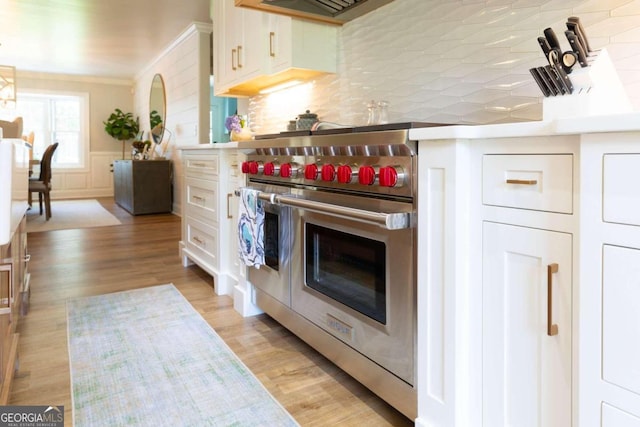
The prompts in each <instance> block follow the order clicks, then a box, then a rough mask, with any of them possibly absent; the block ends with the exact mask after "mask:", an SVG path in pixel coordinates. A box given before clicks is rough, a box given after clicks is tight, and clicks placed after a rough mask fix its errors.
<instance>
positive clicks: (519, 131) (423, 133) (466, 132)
mask: <svg viewBox="0 0 640 427" xmlns="http://www.w3.org/2000/svg"><path fill="white" fill-rule="evenodd" d="M635 131H640V112H633V113H627V114H616V115H610V116H590V117H576V118H565V119H558V120H552V121H536V122H520V123H504V124H494V125H459V126H442V127H429V128H417V129H411V130H409V138H410V139H412V140H436V139H484V138H512V137H523V136H543V135H567V134H583V133H604V132H635Z"/></svg>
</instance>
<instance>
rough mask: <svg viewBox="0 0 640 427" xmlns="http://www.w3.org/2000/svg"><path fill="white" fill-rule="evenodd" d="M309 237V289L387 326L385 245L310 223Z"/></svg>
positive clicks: (307, 237)
mask: <svg viewBox="0 0 640 427" xmlns="http://www.w3.org/2000/svg"><path fill="white" fill-rule="evenodd" d="M305 236H306V249H305V252H306V256H305V267H306V268H305V276H306V284H307V286H309V287H310V288H313V289H315V290H317V291H318V292H321V293H323V294H324V295H326V296H328V297H329V298H332V299H334V300H336V301H338V302H340V303H342V304H344V305H346V306H348V307H351V308H352V309H354V310H356V311H359V312H360V313H362V314H364V315H365V316H367V317H370V318H371V319H373V320H376V321H378V322H380V323H382V324H386V322H387V308H386V286H385V279H386V262H385V260H386V247H385V244H384V243H383V242H380V241H377V240H372V239H367V238H366V237H361V236H355V235H352V234H348V233H343V232H341V231H336V230H331V229H329V228H325V227H320V226H318V225H314V224H309V223H306V224H305Z"/></svg>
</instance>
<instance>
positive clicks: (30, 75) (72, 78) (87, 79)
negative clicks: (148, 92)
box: [17, 70, 134, 86]
mask: <svg viewBox="0 0 640 427" xmlns="http://www.w3.org/2000/svg"><path fill="white" fill-rule="evenodd" d="M17 78H18V79H20V78H25V79H34V80H54V81H65V82H80V83H99V84H107V85H121V86H133V83H134V81H133V80H129V79H117V78H109V77H98V76H80V75H77V74H58V73H42V72H38V71H20V70H18V71H17Z"/></svg>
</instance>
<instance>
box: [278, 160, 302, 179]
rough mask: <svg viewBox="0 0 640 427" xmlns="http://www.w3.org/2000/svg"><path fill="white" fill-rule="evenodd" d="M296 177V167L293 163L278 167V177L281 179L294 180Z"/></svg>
mask: <svg viewBox="0 0 640 427" xmlns="http://www.w3.org/2000/svg"><path fill="white" fill-rule="evenodd" d="M297 175H298V165H296V164H295V163H293V164H292V163H283V164H282V165H281V166H280V176H281V177H282V178H295V177H296V176H297Z"/></svg>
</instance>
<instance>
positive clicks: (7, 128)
mask: <svg viewBox="0 0 640 427" xmlns="http://www.w3.org/2000/svg"><path fill="white" fill-rule="evenodd" d="M0 128H2V137H3V138H21V137H22V117H16V118H15V119H13V121H12V122H8V121H6V120H0Z"/></svg>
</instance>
